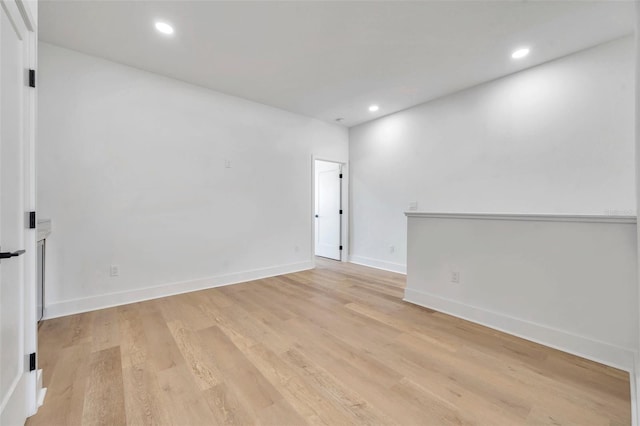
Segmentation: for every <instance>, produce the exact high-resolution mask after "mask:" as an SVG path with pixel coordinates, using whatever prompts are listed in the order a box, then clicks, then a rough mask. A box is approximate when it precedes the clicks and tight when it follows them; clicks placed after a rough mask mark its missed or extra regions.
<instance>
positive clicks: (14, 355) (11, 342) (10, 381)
mask: <svg viewBox="0 0 640 426" xmlns="http://www.w3.org/2000/svg"><path fill="white" fill-rule="evenodd" d="M15 6H16V4H15V2H3V3H2V7H0V43H1V44H0V251H2V252H13V251H16V250H20V249H23V248H24V242H25V241H24V238H25V235H24V233H25V223H24V220H25V218H24V156H23V149H24V144H23V141H24V136H25V122H24V102H23V101H24V90H25V89H24V88H25V84H24V83H25V73H26V67H25V66H24V64H25V60H24V59H25V58H24V52H25V48H24V45H23V41H22V38H23V34H21V29H23V27H22V26H20V24H21V21H20V19H21V18H20V15H19V14H17V15H16V14H15V10H16V9H15ZM12 7H13V9H12ZM10 13H11V15H10ZM24 330H25V282H24V256H17V257H12V258H10V259H1V260H0V398H1V399H0V400H1V401H2V402H1V403H2V405H1V406H0V409H1V417H0V424H2V425H12V424H24V421H25V419H26V417H27V394H26V375H27V371H26V370H27V365H26V362H25V361H26V360H25V358H26V352H25V343H24V342H25V334H24Z"/></svg>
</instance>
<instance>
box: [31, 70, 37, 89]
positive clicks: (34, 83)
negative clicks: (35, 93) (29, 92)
mask: <svg viewBox="0 0 640 426" xmlns="http://www.w3.org/2000/svg"><path fill="white" fill-rule="evenodd" d="M29 87H36V70H29Z"/></svg>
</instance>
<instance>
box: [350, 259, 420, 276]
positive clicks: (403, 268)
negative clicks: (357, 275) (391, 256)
mask: <svg viewBox="0 0 640 426" xmlns="http://www.w3.org/2000/svg"><path fill="white" fill-rule="evenodd" d="M349 262H351V263H355V264H356V265H363V266H369V267H371V268H376V269H382V270H384V271H390V272H397V273H399V274H405V275H406V274H407V265H403V264H402V263H393V262H387V261H384V260H378V259H372V258H370V257H362V256H353V255H351V256H349Z"/></svg>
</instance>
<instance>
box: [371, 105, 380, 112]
mask: <svg viewBox="0 0 640 426" xmlns="http://www.w3.org/2000/svg"><path fill="white" fill-rule="evenodd" d="M379 109H380V107H379V106H378V105H371V106H370V107H369V111H371V112H376V111H377V110H379Z"/></svg>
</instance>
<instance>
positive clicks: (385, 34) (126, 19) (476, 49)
mask: <svg viewBox="0 0 640 426" xmlns="http://www.w3.org/2000/svg"><path fill="white" fill-rule="evenodd" d="M633 7H634V5H633V2H632V1H626V2H610V1H599V2H586V1H452V0H450V1H428V2H399V1H386V2H384V1H383V2H366V1H358V2H342V1H332V2H312V1H297V2H296V1H293V2H265V1H259V2H246V1H231V2H214V1H195V2H187V1H86V0H85V1H74V2H67V1H48V2H47V1H44V2H41V3H40V5H39V8H40V11H39V24H40V39H41V40H43V41H46V42H49V43H53V44H57V45H60V46H64V47H68V48H71V49H75V50H78V51H81V52H85V53H88V54H92V55H96V56H100V57H104V58H107V59H110V60H113V61H116V62H120V63H123V64H127V65H131V66H134V67H137V68H141V69H144V70H148V71H152V72H155V73H158V74H163V75H167V76H170V77H174V78H177V79H180V80H184V81H186V82H190V83H194V84H197V85H201V86H204V87H208V88H211V89H214V90H217V91H220V92H224V93H227V94H230V95H235V96H240V97H242V98H246V99H250V100H253V101H257V102H261V103H264V104H267V105H272V106H275V107H278V108H282V109H285V110H288V111H292V112H296V113H299V114H304V115H307V116H311V117H316V118H319V119H321V120H325V121H329V122H334V120H335V119H336V118H337V117H343V118H344V121H343V122H342V124H344V125H346V126H353V125H356V124H359V123H362V122H365V121H368V120H371V119H373V118H377V117H380V116H383V115H386V114H389V113H392V112H396V111H399V110H402V109H405V108H408V107H411V106H413V105H416V104H419V103H422V102H425V101H427V100H430V99H434V98H436V97H439V96H442V95H444V94H447V93H451V92H454V91H457V90H460V89H462V88H465V87H469V86H472V85H475V84H478V83H481V82H484V81H488V80H491V79H494V78H497V77H500V76H503V75H506V74H509V73H512V72H515V71H518V70H520V69H523V68H527V67H530V66H533V65H537V64H540V63H543V62H545V61H548V60H551V59H554V58H557V57H560V56H563V55H566V54H568V53H571V52H575V51H577V50H580V49H583V48H586V47H590V46H593V45H596V44H599V43H602V42H605V41H608V40H611V39H614V38H617V37H620V36H623V35H625V34H630V33H632V32H633V30H634V22H633V17H634V10H633ZM155 20H164V21H166V22H169V23H171V24H172V25H173V26H174V27H175V34H174V35H173V36H172V37H167V36H162V35H161V34H159V33H158V32H157V31H156V30H155V29H154V26H153V24H154V21H155ZM519 46H530V47H531V54H530V55H529V57H527V58H525V59H523V60H520V61H514V60H512V59H511V57H510V53H511V51H512V50H514V49H515V48H517V47H519ZM373 103H377V104H379V105H380V110H379V111H378V112H376V113H370V112H369V111H368V106H369V105H370V104H373Z"/></svg>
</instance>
